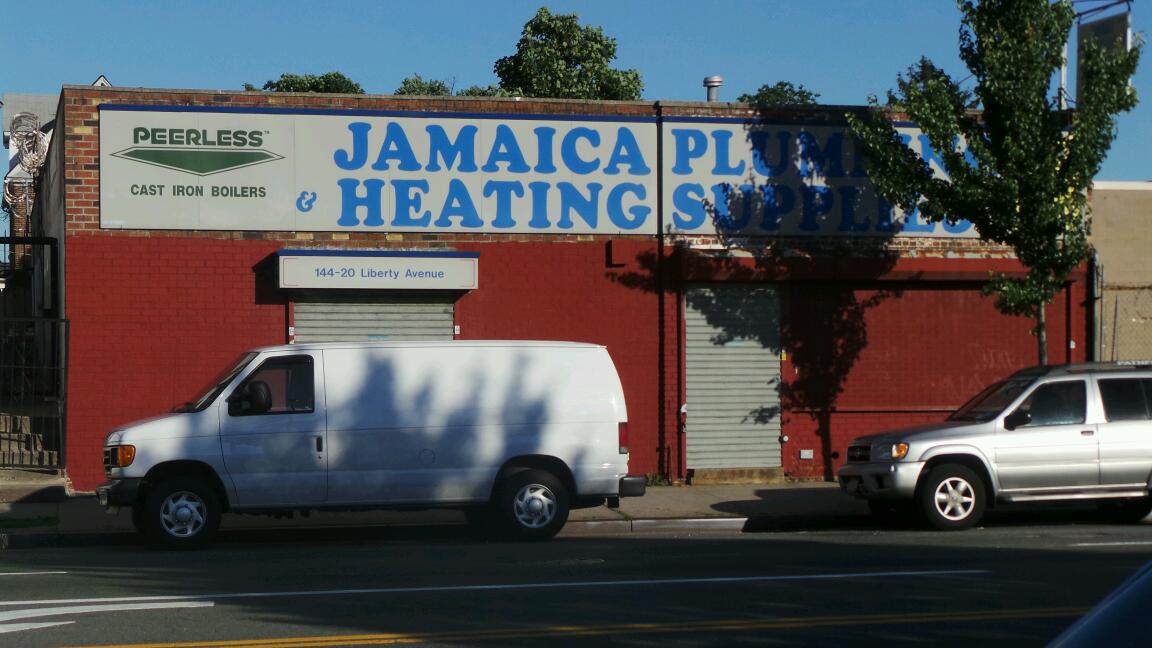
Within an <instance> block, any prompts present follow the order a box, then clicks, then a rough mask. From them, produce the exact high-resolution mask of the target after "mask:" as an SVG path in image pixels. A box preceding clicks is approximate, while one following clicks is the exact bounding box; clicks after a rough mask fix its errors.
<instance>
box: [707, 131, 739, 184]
mask: <svg viewBox="0 0 1152 648" xmlns="http://www.w3.org/2000/svg"><path fill="white" fill-rule="evenodd" d="M712 139H713V140H715V142H716V166H714V167H712V175H734V176H742V175H744V160H740V164H732V162H731V161H730V160H729V158H730V157H731V155H732V153H731V144H732V132H731V131H721V130H718V131H712Z"/></svg>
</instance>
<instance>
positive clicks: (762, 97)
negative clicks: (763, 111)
mask: <svg viewBox="0 0 1152 648" xmlns="http://www.w3.org/2000/svg"><path fill="white" fill-rule="evenodd" d="M819 97H820V93H819V92H812V91H811V90H809V89H808V88H805V87H804V84H800V85H792V84H791V83H789V82H788V81H777V82H776V83H775V84H774V85H768V84H764V85H762V86H760V89H759V90H757V91H756V92H755V94H742V95H740V96H739V97H737V98H736V101H741V102H743V103H747V104H752V105H753V106H755V107H756V108H770V107H772V106H815V105H816V104H817V103H818V102H817V101H816V100H817V99H818V98H819Z"/></svg>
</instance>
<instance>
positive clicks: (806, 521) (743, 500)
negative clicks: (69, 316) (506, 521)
mask: <svg viewBox="0 0 1152 648" xmlns="http://www.w3.org/2000/svg"><path fill="white" fill-rule="evenodd" d="M14 486H15V485H14V484H11V483H9V484H8V486H7V487H6V490H5V487H2V486H0V499H8V500H15V501H8V502H4V501H0V548H8V547H10V548H17V547H30V546H46V545H64V544H68V545H83V544H89V543H98V542H127V541H131V540H134V538H135V534H134V532H133V529H132V520H131V515H130V512H129V511H128V510H127V509H124V510H121V511H120V512H119V514H108V513H106V512H105V511H104V509H103V508H101V507H100V505H99V504H98V503H97V501H96V498H95V496H93V495H92V494H90V493H72V494H64V495H61V494H60V493H58V492H56V491H54V490H53V491H50V492H47V494H46V491H45V489H44V488H38V489H28V488H25V490H26V491H29V493H28V494H26V495H25V496H24V497H14V495H16V494H18V493H19V490H20V489H18V488H14ZM52 488H54V486H53V487H52ZM45 500H46V501H45ZM867 515H868V511H867V507H866V506H865V505H864V504H863V503H861V502H858V501H856V500H853V499H851V498H849V497H846V496H844V495H843V494H841V493H840V490H839V488H838V487H837V485H836V484H834V483H829V482H799V483H788V484H747V485H696V486H651V487H649V488H648V492H647V494H646V495H645V496H644V497H635V498H624V499H622V500H621V504H620V508H619V509H609V508H607V507H604V506H600V507H596V508H590V509H579V510H575V511H572V514H571V516H570V517H569V521H568V525H567V526H566V527H565V529H564V531H563V533H564V534H577V533H631V532H636V531H644V530H660V529H667V530H672V529H680V530H700V531H706V530H732V531H740V530H771V529H808V528H831V527H836V526H843V525H846V524H849V525H850V524H856V525H858V524H860V523H861V521H862V518H864V517H866V516H867ZM463 523H464V516H463V514H462V513H460V512H458V511H436V510H430V511H403V512H401V511H357V512H313V513H312V514H311V515H309V516H307V517H303V516H295V517H293V518H291V519H275V518H271V517H267V516H253V515H240V514H225V515H224V518H223V520H222V522H221V525H220V528H221V530H222V531H224V532H228V531H249V530H266V531H277V530H284V531H287V530H295V529H300V530H303V529H334V528H349V529H351V528H356V527H382V526H405V527H411V526H439V525H448V524H453V525H456V524H463Z"/></svg>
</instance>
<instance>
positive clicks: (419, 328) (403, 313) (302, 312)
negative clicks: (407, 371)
mask: <svg viewBox="0 0 1152 648" xmlns="http://www.w3.org/2000/svg"><path fill="white" fill-rule="evenodd" d="M294 306H295V308H294V313H295V317H294V320H295V322H294V326H295V327H296V337H295V341H296V342H299V343H303V342H365V341H372V340H451V339H452V338H453V337H454V336H453V330H454V328H453V327H454V309H453V302H452V301H450V300H449V299H448V298H446V297H437V296H430V297H426V296H420V297H407V296H377V295H371V296H360V295H356V296H352V295H323V296H309V297H307V298H301V299H300V300H299V301H295V302H294Z"/></svg>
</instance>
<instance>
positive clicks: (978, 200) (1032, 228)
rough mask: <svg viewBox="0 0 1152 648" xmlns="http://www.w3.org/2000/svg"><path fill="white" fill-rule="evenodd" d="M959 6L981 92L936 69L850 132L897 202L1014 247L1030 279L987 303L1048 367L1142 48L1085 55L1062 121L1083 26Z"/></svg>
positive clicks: (1069, 19)
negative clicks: (935, 165)
mask: <svg viewBox="0 0 1152 648" xmlns="http://www.w3.org/2000/svg"><path fill="white" fill-rule="evenodd" d="M958 5H959V7H960V10H961V12H962V14H963V19H962V25H961V30H960V56H961V59H962V60H963V61H964V63H965V64H966V66H967V67H968V69H969V71H971V73H972V74H971V77H972V78H973V79H974V88H973V90H972V91H971V92H969V91H966V90H964V89H962V88H961V87H960V84H959V83H957V82H956V81H954V80H953V79H952V78H951V77H949V76H948V74H947V73H945V72H944V71H943V70H942V69H940V68H938V67H936V66H935V65H934V64H933V63H932V62H931V61H930V60H928V59H926V58H925V59H921V60H920V62H919V63H918V64H917V65H915V66H913V67H911V68H909V70H908V72H907V74H906V75H903V76H900V77H899V78H898V79H897V90H896V91H895V92H891V91H890V92H889V93H888V102H887V105H880V103H879V102H878V101H877V100H876V99H875V98H872V99H870V102H869V103H870V109H869V111H868V112H867V114H865V115H864V116H853V115H849V117H848V118H849V121H850V122H851V124H852V128H853V130H854V132H855V133H856V135H857V137H858V138H859V141H860V143H861V145H862V147H863V151H864V153H865V155H866V156H867V158H868V160H869V163H870V176H871V178H872V180H873V182H874V183H875V185H876V188H877V190H878V191H879V193H880V194H881V195H882V196H884V197H885V198H886V199H887V200H888V201H889V202H891V203H893V204H895V205H899V206H900V207H901V208H902V209H903V210H904V211H905V213H908V214H911V213H913V212H914V210H916V209H919V212H920V214H921V215H922V216H923V217H925V218H926V219H928V220H930V221H934V222H939V221H941V220H948V221H949V222H955V221H956V220H957V219H960V218H965V219H967V220H969V221H971V222H972V223H973V224H974V225H975V226H976V228H977V230H978V231H979V233H980V236H981V237H982V238H984V239H985V240H989V241H994V242H997V243H1001V244H1004V245H1008V246H1011V247H1012V249H1013V250H1014V251H1015V253H1016V256H1017V257H1018V258H1019V260H1020V262H1021V263H1022V264H1023V265H1024V266H1026V267H1027V269H1028V272H1027V274H1026V275H1025V276H1023V277H1020V276H1007V275H1004V274H999V275H994V276H993V279H992V281H991V283H990V284H989V285H988V286H987V288H986V292H989V293H995V294H996V295H997V307H998V308H999V309H1000V310H1001V311H1002V312H1004V313H1009V314H1015V315H1025V316H1031V317H1034V318H1036V321H1037V325H1036V328H1035V332H1036V334H1037V336H1038V345H1039V358H1040V362H1042V363H1044V362H1046V361H1047V352H1046V348H1045V347H1046V342H1047V340H1046V333H1045V326H1044V308H1043V307H1044V305H1045V304H1047V303H1049V302H1051V301H1052V299H1053V298H1054V296H1055V295H1056V293H1057V292H1058V291H1059V290H1060V289H1061V287H1062V286H1063V284H1064V282H1065V281H1066V279H1067V276H1068V274H1069V273H1070V272H1071V271H1072V270H1073V269H1075V268H1076V267H1077V266H1079V265H1080V264H1081V263H1083V262H1084V261H1085V260H1086V259H1087V257H1088V255H1089V254H1090V252H1091V247H1090V244H1089V242H1088V231H1089V218H1088V213H1087V190H1088V189H1089V187H1090V186H1091V183H1092V178H1093V177H1094V176H1095V175H1096V173H1097V172H1098V171H1099V169H1100V165H1101V163H1102V162H1103V160H1104V158H1105V156H1106V155H1107V152H1108V149H1109V147H1110V146H1111V144H1112V141H1113V140H1114V139H1115V137H1116V115H1117V114H1118V113H1120V112H1124V111H1128V110H1131V109H1132V108H1133V107H1135V106H1136V94H1135V91H1134V90H1133V88H1131V87H1130V85H1129V79H1130V78H1131V77H1132V75H1133V74H1134V73H1135V71H1136V66H1137V63H1138V61H1139V58H1140V50H1141V46H1140V45H1137V46H1136V47H1134V48H1132V49H1131V50H1128V51H1122V48H1115V49H1112V48H1102V47H1099V46H1089V47H1088V49H1087V50H1086V51H1082V52H1081V54H1080V56H1081V61H1080V70H1081V77H1082V78H1080V79H1078V83H1079V84H1080V97H1081V100H1082V102H1083V103H1082V104H1081V105H1078V106H1076V109H1075V110H1073V111H1061V110H1060V106H1059V97H1058V96H1057V93H1056V90H1055V89H1054V88H1053V79H1054V77H1055V74H1056V72H1057V71H1058V70H1059V69H1060V67H1061V64H1062V62H1063V47H1064V43H1065V42H1066V40H1067V37H1068V34H1069V31H1070V30H1071V27H1072V23H1073V21H1074V19H1075V13H1074V11H1073V9H1072V6H1071V4H1070V3H1069V2H1068V1H1067V0H1062V1H1060V2H1055V3H1050V0H983V1H981V2H979V3H977V2H974V1H973V0H959V1H958ZM1106 45H1109V46H1110V45H1111V44H1110V43H1109V44H1106ZM893 112H896V113H904V114H906V115H907V116H908V117H910V118H911V120H912V121H914V122H915V123H916V124H917V125H918V126H919V128H920V129H921V131H922V132H923V133H924V135H926V136H927V137H928V139H929V141H930V143H931V146H932V148H933V149H934V150H935V151H936V153H937V155H938V156H939V157H938V161H939V163H940V164H941V166H942V167H943V171H944V173H945V174H946V177H939V176H937V175H935V174H934V173H933V170H932V169H931V168H930V166H929V164H928V163H927V161H925V160H924V159H923V158H922V157H921V156H920V155H919V154H918V153H916V152H915V151H913V150H912V149H911V148H909V147H908V146H906V145H905V144H904V143H903V142H902V140H901V138H900V135H899V134H897V132H896V130H895V129H894V128H893V126H892V123H891V120H890V117H891V114H892V113H893ZM961 141H962V142H963V144H961Z"/></svg>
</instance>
